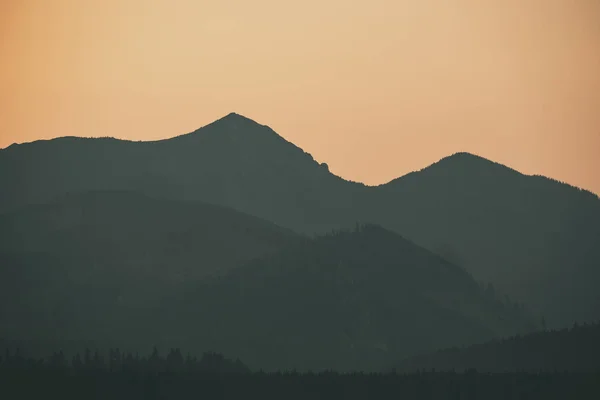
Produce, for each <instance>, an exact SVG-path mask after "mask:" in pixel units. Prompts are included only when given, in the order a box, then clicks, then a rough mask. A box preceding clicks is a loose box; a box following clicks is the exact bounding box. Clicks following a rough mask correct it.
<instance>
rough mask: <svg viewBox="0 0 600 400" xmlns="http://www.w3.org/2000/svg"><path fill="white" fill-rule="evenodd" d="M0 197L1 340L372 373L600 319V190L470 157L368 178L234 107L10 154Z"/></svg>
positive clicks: (1, 155)
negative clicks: (160, 134)
mask: <svg viewBox="0 0 600 400" xmlns="http://www.w3.org/2000/svg"><path fill="white" fill-rule="evenodd" d="M0 188H2V190H1V192H0V193H1V195H0V296H1V300H2V302H1V303H0V338H2V337H4V338H7V339H17V338H18V339H26V340H32V341H35V340H38V341H42V340H43V341H50V342H52V341H58V342H61V343H63V342H65V341H72V342H73V343H75V342H82V341H92V342H94V343H96V344H97V345H99V346H108V345H109V344H117V345H118V343H127V344H128V345H129V346H130V347H132V346H133V345H138V346H142V347H143V348H146V347H147V346H151V345H154V344H157V343H163V344H164V345H166V346H173V345H178V346H181V347H184V348H191V349H196V350H198V351H206V350H211V351H212V350H214V351H219V352H224V353H226V354H235V355H236V356H240V357H241V358H242V359H244V360H245V361H247V362H248V363H249V364H250V365H251V366H254V367H261V368H288V367H289V368H305V369H311V368H316V369H318V368H336V369H340V370H344V369H353V368H354V369H377V368H378V367H380V366H381V365H385V364H386V363H387V365H390V363H392V362H394V361H395V360H399V359H402V358H405V357H409V356H416V355H417V354H420V353H425V352H429V351H434V350H435V349H438V348H442V347H449V346H456V345H468V344H473V343H477V342H480V341H484V340H489V339H492V338H497V337H500V336H506V335H512V334H516V333H524V332H529V331H531V330H533V329H536V328H538V327H540V324H541V321H542V319H543V320H544V323H545V324H547V326H548V327H565V326H570V325H571V324H572V323H573V322H575V321H579V322H582V321H595V320H598V319H600V292H598V290H597V288H598V287H599V285H600V270H599V269H598V267H599V266H600V245H599V244H600V199H599V198H598V197H597V196H596V195H595V194H592V193H590V192H587V191H584V190H581V189H578V188H575V187H572V186H569V185H567V184H564V183H561V182H557V181H554V180H552V179H549V178H545V177H539V176H527V175H524V174H521V173H519V172H517V171H515V170H512V169H510V168H508V167H505V166H503V165H500V164H497V163H494V162H492V161H489V160H486V159H484V158H481V157H478V156H475V155H472V154H468V153H457V154H454V155H451V156H449V157H447V158H444V159H442V160H440V161H439V162H437V163H435V164H433V165H431V166H429V167H427V168H424V169H423V170H421V171H417V172H413V173H410V174H408V175H405V176H402V177H400V178H398V179H395V180H393V181H391V182H389V183H387V184H384V185H380V186H366V185H363V184H360V183H356V182H350V181H347V180H344V179H342V178H340V177H337V176H335V175H334V174H332V173H331V172H330V171H329V169H328V167H327V164H324V163H323V164H321V163H319V162H317V161H315V160H314V159H313V157H312V156H311V155H310V154H309V153H307V152H305V151H304V150H302V149H300V148H298V147H297V146H295V145H294V144H292V143H290V142H288V141H286V140H285V139H283V138H282V137H281V136H279V135H278V134H277V133H275V132H274V131H273V130H272V129H271V128H269V127H268V126H264V125H261V124H258V123H256V122H254V121H252V120H250V119H248V118H245V117H243V116H241V115H238V114H235V113H232V114H229V115H227V116H225V117H224V118H222V119H220V120H218V121H215V122H213V123H212V124H209V125H207V126H205V127H203V128H200V129H198V130H197V131H195V132H192V133H189V134H186V135H181V136H177V137H174V138H172V139H167V140H161V141H154V142H131V141H124V140H117V139H112V138H95V139H92V138H77V137H64V138H58V139H53V140H48V141H37V142H33V143H26V144H20V145H12V146H10V147H8V148H6V149H3V150H0ZM357 223H359V224H358V225H357ZM332 232H333V233H332ZM523 304H525V306H523ZM140 338H143V339H140ZM144 346H146V347H144ZM140 350H143V349H140Z"/></svg>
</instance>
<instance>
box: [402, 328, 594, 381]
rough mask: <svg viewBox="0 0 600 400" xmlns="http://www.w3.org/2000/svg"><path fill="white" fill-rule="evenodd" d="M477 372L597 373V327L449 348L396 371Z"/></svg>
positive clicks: (415, 358) (407, 361)
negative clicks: (471, 370) (473, 369)
mask: <svg viewBox="0 0 600 400" xmlns="http://www.w3.org/2000/svg"><path fill="white" fill-rule="evenodd" d="M471 368H475V369H476V370H477V371H480V372H517V371H519V372H533V373H537V372H540V371H545V372H553V371H560V372H563V371H569V372H588V373H589V372H598V371H600V324H598V323H595V324H591V325H574V326H573V327H572V328H570V329H569V328H565V329H561V330H558V331H555V330H552V331H540V332H534V333H530V334H527V335H519V336H513V337H510V338H507V339H500V340H494V341H490V342H486V343H483V344H478V345H472V346H468V347H465V348H450V349H445V350H440V351H437V352H435V353H431V354H427V355H421V356H417V357H412V358H409V359H407V360H404V361H403V362H401V363H399V364H398V365H397V368H396V370H397V371H398V372H408V371H415V370H418V369H420V370H426V371H429V370H431V369H435V370H437V371H450V370H455V371H457V372H458V371H464V370H468V369H471Z"/></svg>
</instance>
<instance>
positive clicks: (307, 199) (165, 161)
mask: <svg viewBox="0 0 600 400" xmlns="http://www.w3.org/2000/svg"><path fill="white" fill-rule="evenodd" d="M232 123H233V125H234V126H238V128H239V129H238V128H231V126H230V125H231V124H232ZM11 149H12V148H11ZM0 187H1V188H2V189H3V192H2V196H0V213H2V212H7V211H9V210H11V209H12V208H14V207H17V206H21V205H24V204H29V203H45V202H47V201H50V200H51V199H53V198H55V197H57V196H60V195H61V194H64V193H66V192H80V191H90V190H113V189H128V190H132V191H139V192H141V193H144V194H147V195H150V196H155V197H164V198H170V199H173V200H190V201H203V202H206V203H212V204H219V205H222V206H225V207H229V208H233V209H235V210H238V211H241V212H243V213H246V214H250V215H254V216H257V217H259V218H262V219H265V220H268V221H270V222H272V223H275V224H277V225H279V226H283V227H287V228H289V229H292V230H294V231H296V232H298V233H302V234H306V235H318V234H323V233H325V232H329V231H331V230H332V229H341V228H347V227H350V226H353V225H354V224H355V223H356V222H357V221H358V222H373V223H377V224H380V225H382V226H383V227H385V228H387V229H390V230H393V231H395V232H397V233H400V234H402V235H403V236H405V237H407V238H409V239H410V240H411V241H413V242H415V243H417V244H418V245H420V246H423V247H425V248H427V249H429V250H431V251H433V252H435V253H438V254H440V255H442V257H444V258H447V259H450V260H451V261H453V262H455V263H457V264H459V265H461V266H463V267H465V268H467V269H468V270H469V271H470V272H471V273H472V274H473V275H474V276H475V277H476V278H477V279H478V280H480V281H484V282H486V283H488V282H492V283H493V284H494V285H495V286H496V289H497V290H498V291H499V292H501V293H505V294H508V295H509V296H510V297H511V298H514V299H518V300H520V301H523V302H525V303H527V304H528V305H530V306H531V307H532V308H533V309H535V310H536V312H538V313H539V314H544V315H545V316H546V319H547V321H548V324H549V326H553V325H554V324H558V326H565V325H567V326H568V325H570V324H572V323H573V322H574V321H575V320H579V321H585V320H590V319H591V320H594V319H597V318H600V314H599V312H600V311H599V310H600V296H599V295H597V294H596V293H597V290H595V288H594V287H595V286H600V271H597V268H595V267H594V266H595V265H597V264H598V261H599V260H600V249H599V248H598V246H597V243H599V242H600V201H599V200H600V199H599V198H598V197H597V196H595V195H593V194H590V192H587V191H582V190H580V189H576V188H574V187H570V186H568V185H565V184H559V183H558V182H555V181H553V180H551V179H549V178H539V177H535V176H528V175H524V174H521V173H519V172H517V171H515V170H512V169H509V168H508V167H504V166H502V165H500V164H498V163H494V162H492V161H489V160H486V159H484V158H482V157H479V156H474V155H471V154H469V153H466V152H461V153H458V154H455V155H453V156H449V157H445V158H443V159H442V160H440V161H439V162H437V163H435V164H433V165H431V166H429V167H427V168H424V169H422V170H421V171H418V172H413V173H411V174H408V175H405V176H403V177H400V178H398V179H396V180H394V181H392V182H391V183H388V184H385V185H379V186H366V185H363V184H359V183H355V182H351V181H347V180H344V179H343V178H340V177H338V176H336V175H334V174H332V173H331V172H330V171H329V170H328V168H325V167H324V166H323V165H322V164H319V163H318V162H316V161H315V160H314V158H313V157H312V156H310V154H309V153H306V152H305V151H304V150H302V149H300V148H299V147H297V146H295V145H293V144H291V143H290V142H288V141H287V140H285V139H284V138H283V137H281V136H279V135H278V134H277V133H276V132H274V131H273V130H272V129H271V128H268V127H266V126H264V125H261V124H259V123H256V122H254V121H252V120H250V119H248V118H246V117H243V116H240V115H239V114H228V115H226V116H225V117H223V118H221V119H220V120H218V121H215V122H214V123H212V124H209V125H207V126H205V127H202V128H200V129H197V130H196V131H194V132H192V133H191V134H187V135H183V136H180V137H178V138H175V139H168V140H163V141H159V142H156V141H155V142H123V141H119V140H117V139H110V140H103V139H75V140H68V141H67V142H61V141H58V140H57V141H50V142H44V143H41V142H38V143H37V144H35V145H23V146H17V147H15V148H14V149H12V150H10V151H8V150H4V151H2V152H0ZM565 276H568V277H569V279H565V278H564V277H565ZM556 292H565V293H572V295H569V296H565V297H564V298H563V299H561V300H560V301H559V300H558V299H557V298H556V296H554V293H556Z"/></svg>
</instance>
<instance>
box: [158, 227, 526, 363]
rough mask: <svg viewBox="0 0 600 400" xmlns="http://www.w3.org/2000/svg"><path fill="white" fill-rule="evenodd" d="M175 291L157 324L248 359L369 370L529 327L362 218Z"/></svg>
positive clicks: (458, 273) (522, 316)
mask: <svg viewBox="0 0 600 400" xmlns="http://www.w3.org/2000/svg"><path fill="white" fill-rule="evenodd" d="M181 296H182V297H181V299H180V300H179V301H178V302H176V304H178V305H173V304H172V303H170V302H169V303H166V302H165V303H163V304H168V307H167V308H165V309H164V311H163V313H162V314H161V313H157V314H156V315H164V318H167V316H168V315H169V314H170V310H172V309H176V310H178V314H177V320H175V319H174V318H171V321H172V322H171V323H169V324H166V325H165V327H166V328H165V329H166V331H165V333H164V334H165V335H169V334H170V333H173V334H174V333H175V332H186V334H188V335H192V336H193V337H195V338H198V339H199V343H207V344H209V347H210V348H211V349H214V350H215V351H227V352H232V353H234V354H238V355H239V356H240V357H241V358H243V359H245V360H247V362H248V363H249V364H250V365H251V367H253V368H259V367H260V368H265V369H277V368H283V369H286V368H298V369H326V368H333V369H336V370H351V369H367V370H368V369H373V368H377V366H381V365H383V364H384V363H385V362H391V360H394V357H398V356H399V355H404V356H408V355H409V354H413V355H414V354H419V353H422V352H424V351H426V349H430V350H429V351H431V350H433V349H436V348H440V347H444V346H448V345H450V344H451V343H452V344H454V345H459V344H468V343H474V342H478V341H482V340H485V339H486V338H487V339H489V338H492V337H498V336H501V335H505V334H508V332H513V333H514V332H523V331H528V330H531V329H534V327H535V325H534V324H532V322H531V319H530V318H529V316H528V315H527V313H526V312H524V311H523V310H520V309H515V308H514V306H513V305H511V304H505V303H503V302H502V301H499V300H498V299H496V298H494V297H493V296H489V293H485V292H484V291H483V290H482V289H481V288H480V287H479V285H478V284H477V283H476V282H475V281H474V280H473V279H472V278H471V276H470V275H469V274H468V273H467V272H465V271H464V270H463V269H461V268H460V267H458V266H455V265H453V264H451V263H448V262H447V261H445V260H443V259H441V258H439V257H438V256H436V255H434V254H433V253H430V252H429V251H427V250H425V249H423V248H420V247H418V246H416V245H414V244H413V243H411V242H409V241H407V240H405V239H403V238H402V237H400V236H398V235H397V234H394V233H392V232H390V231H387V230H385V229H382V228H380V227H377V226H371V225H367V226H365V227H360V228H359V229H358V230H357V231H355V232H340V233H336V234H333V235H328V236H324V237H319V238H317V239H315V240H313V241H312V242H309V243H306V244H301V245H299V246H297V247H292V248H288V249H287V250H284V251H282V252H280V253H277V254H275V255H272V256H267V257H263V258H261V259H257V260H255V261H253V262H251V263H250V264H249V265H247V266H245V267H243V268H239V269H235V270H233V271H232V272H231V273H230V274H228V276H226V277H223V278H219V279H216V280H213V281H212V283H203V284H201V285H200V286H199V287H196V288H190V289H189V291H186V292H183V293H182V295H181ZM215 305H218V306H215ZM159 318H163V317H162V316H161V317H159ZM181 324H183V325H181ZM167 327H168V328H167ZM396 359H398V358H396Z"/></svg>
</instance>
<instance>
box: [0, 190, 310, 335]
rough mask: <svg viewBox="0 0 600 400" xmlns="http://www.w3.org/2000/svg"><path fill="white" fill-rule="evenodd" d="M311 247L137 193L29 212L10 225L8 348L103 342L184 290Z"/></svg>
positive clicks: (1, 235) (93, 196) (5, 275)
mask: <svg viewBox="0 0 600 400" xmlns="http://www.w3.org/2000/svg"><path fill="white" fill-rule="evenodd" d="M305 240H307V239H304V238H303V237H300V236H298V235H297V234H295V233H293V232H291V231H289V230H287V229H284V228H280V227H277V226H275V225H274V224H272V223H270V222H267V221H263V220H260V219H258V218H256V217H252V216H249V215H245V214H242V213H239V212H237V211H234V210H230V209H226V208H224V207H220V206H215V205H209V204H203V203H198V202H183V201H173V200H165V199H154V198H150V197H147V196H144V195H140V194H136V193H130V192H89V193H83V194H73V195H68V196H65V197H63V198H60V199H59V200H56V201H55V202H53V203H50V204H47V205H35V206H27V207H25V208H23V209H20V210H18V211H15V212H13V213H8V214H5V215H1V216H0V338H1V337H6V338H12V339H17V338H18V339H24V340H25V339H44V340H50V339H59V338H61V339H62V338H64V339H73V340H81V339H84V340H88V339H99V338H100V339H102V338H104V337H105V336H104V335H105V333H106V332H109V331H112V332H115V329H116V330H117V331H118V329H117V328H118V327H119V326H120V325H121V324H126V325H127V321H128V320H131V321H135V320H136V318H137V317H138V316H140V315H141V314H143V313H146V312H148V310H151V309H152V308H153V307H154V306H155V304H156V302H157V301H159V299H160V298H161V297H162V296H167V295H168V294H170V293H173V292H176V291H177V290H179V289H178V288H180V287H182V285H184V284H189V283H191V282H197V281H199V280H201V279H204V278H206V277H208V276H214V275H221V274H224V273H226V272H227V271H228V270H230V269H232V268H234V267H237V266H239V265H242V264H244V263H246V262H248V261H249V260H251V259H253V258H256V257H260V256H264V255H266V254H269V253H273V252H276V251H278V250H280V249H282V248H285V247H287V246H292V245H297V244H298V243H302V242H303V241H305ZM129 328H130V331H131V332H133V331H135V326H131V325H129ZM131 332H128V331H127V329H125V328H123V331H122V332H121V333H120V334H119V335H117V336H118V337H117V339H120V340H125V338H129V337H131V334H130V333H131ZM48 335H50V337H48ZM106 335H108V336H110V335H109V334H108V333H106ZM108 336H107V337H108ZM142 336H143V335H142Z"/></svg>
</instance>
